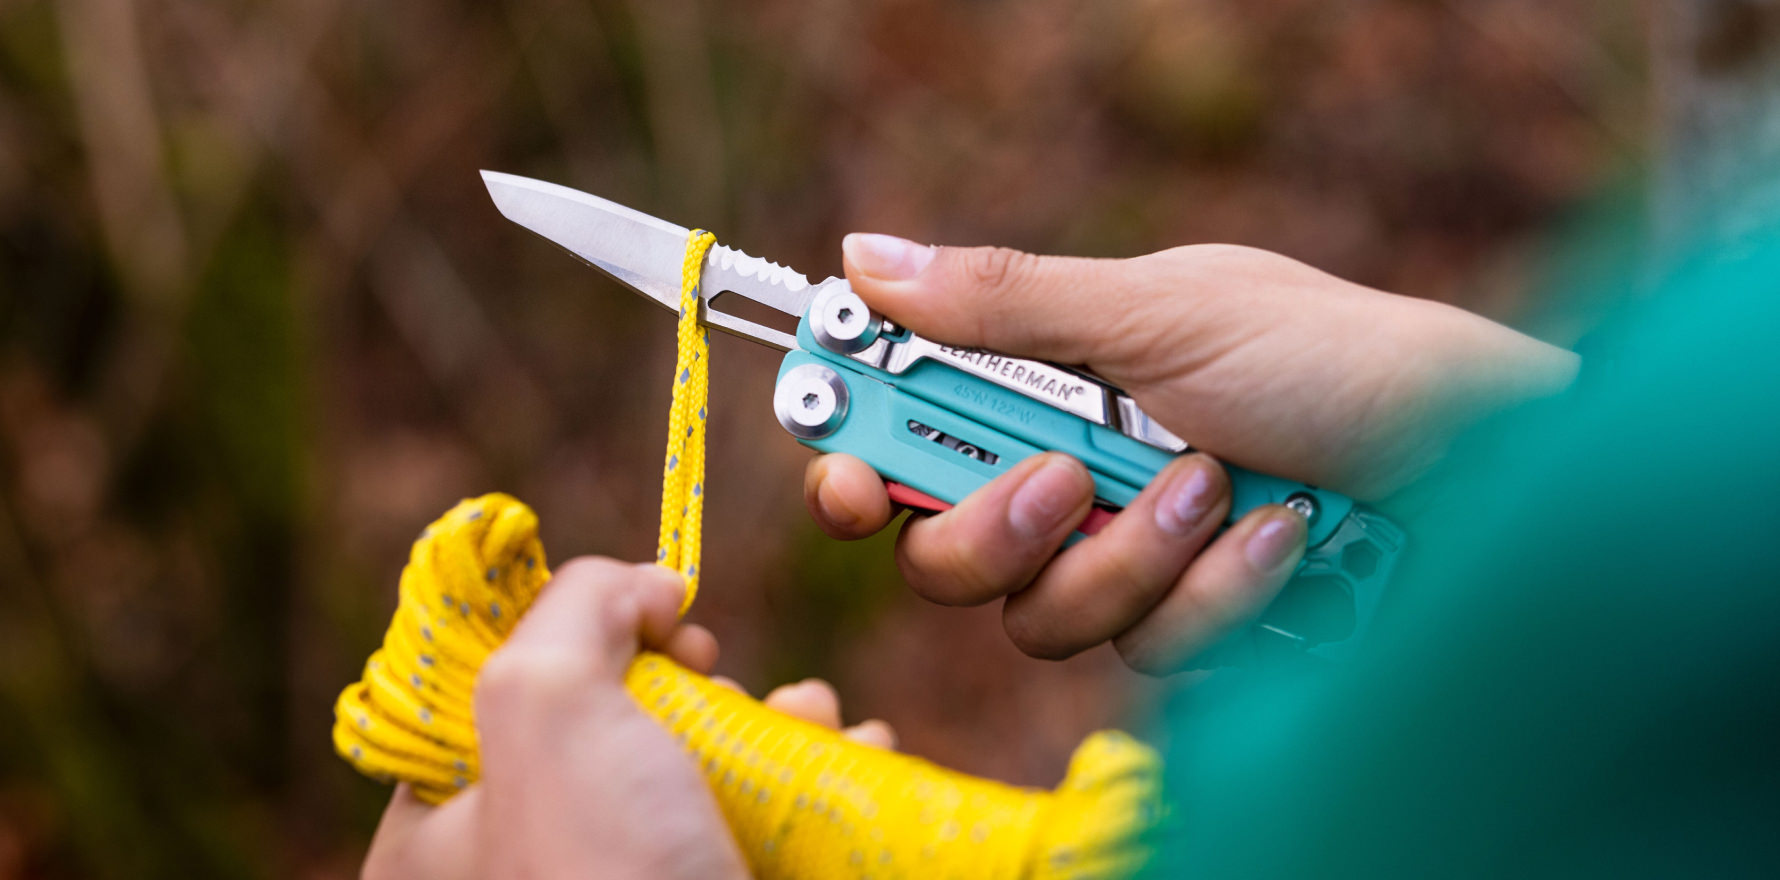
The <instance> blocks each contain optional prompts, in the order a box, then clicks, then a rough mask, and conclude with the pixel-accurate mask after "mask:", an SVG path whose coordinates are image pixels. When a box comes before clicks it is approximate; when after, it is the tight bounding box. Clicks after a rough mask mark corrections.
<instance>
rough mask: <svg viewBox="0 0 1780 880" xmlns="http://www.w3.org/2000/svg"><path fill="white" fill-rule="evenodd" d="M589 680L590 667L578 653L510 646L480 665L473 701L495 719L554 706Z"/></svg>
mask: <svg viewBox="0 0 1780 880" xmlns="http://www.w3.org/2000/svg"><path fill="white" fill-rule="evenodd" d="M591 680H593V674H592V664H591V663H590V662H589V658H587V657H586V656H584V655H582V654H581V653H580V652H576V651H572V650H568V649H564V648H560V647H554V646H547V647H533V646H512V645H510V646H508V647H506V648H503V649H501V650H499V651H496V652H494V654H493V655H491V656H490V657H489V658H488V661H487V662H486V663H484V664H483V665H482V671H481V673H480V674H479V675H477V677H476V700H477V702H479V703H483V704H485V705H486V706H487V707H488V708H489V709H490V710H492V711H493V712H494V713H496V714H497V715H506V714H509V713H514V712H519V711H523V710H524V709H526V708H527V707H530V706H538V705H549V704H554V703H556V702H558V701H560V700H561V699H562V698H564V697H566V696H568V695H570V694H573V693H576V692H579V691H581V690H584V689H585V688H586V687H587V686H588V684H589V682H590V681H591ZM489 717H495V716H489Z"/></svg>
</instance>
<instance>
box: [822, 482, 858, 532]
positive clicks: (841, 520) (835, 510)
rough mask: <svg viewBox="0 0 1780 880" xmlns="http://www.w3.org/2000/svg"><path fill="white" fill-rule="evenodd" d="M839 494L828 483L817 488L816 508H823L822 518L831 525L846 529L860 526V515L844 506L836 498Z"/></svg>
mask: <svg viewBox="0 0 1780 880" xmlns="http://www.w3.org/2000/svg"><path fill="white" fill-rule="evenodd" d="M837 494H838V493H837V492H835V491H834V490H832V489H830V488H829V485H828V482H827V481H824V482H823V483H822V484H821V485H820V486H818V487H817V488H816V506H817V507H820V508H822V516H823V517H825V518H827V520H828V521H829V522H830V523H833V524H834V525H837V526H840V527H841V528H844V529H845V528H852V527H853V526H855V525H858V524H859V514H857V513H854V512H853V510H852V508H849V507H848V506H847V505H845V504H842V503H841V500H840V499H839V498H837V497H835V496H836V495H837Z"/></svg>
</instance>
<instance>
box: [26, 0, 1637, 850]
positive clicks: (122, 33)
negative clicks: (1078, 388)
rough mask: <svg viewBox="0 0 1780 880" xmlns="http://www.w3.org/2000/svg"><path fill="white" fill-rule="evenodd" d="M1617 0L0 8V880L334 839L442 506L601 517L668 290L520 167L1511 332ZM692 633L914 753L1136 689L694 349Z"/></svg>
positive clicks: (1067, 722) (658, 398)
mask: <svg viewBox="0 0 1780 880" xmlns="http://www.w3.org/2000/svg"><path fill="white" fill-rule="evenodd" d="M1645 15H1646V13H1645V12H1644V11H1643V7H1642V6H1641V5H1640V4H1635V3H1626V2H1620V0H1475V2H1471V0H1448V2H1431V0H1430V2H1408V0H1369V2H1327V0H1199V2H1162V0H1148V2H1104V0H1019V2H1016V0H969V2H938V0H860V2H853V3H838V2H827V3H795V2H784V0H757V2H733V3H717V2H705V0H629V2H625V0H579V2H577V0H498V2H484V3H475V2H467V0H452V2H420V0H383V2H369V3H366V2H360V3H348V2H344V0H283V2H272V3H265V2H261V3H249V2H214V0H208V2H207V0H57V2H41V0H0V878H15V877H54V878H63V877H150V878H158V877H207V876H233V877H315V878H321V877H347V876H352V875H353V874H354V872H355V869H356V862H357V859H358V858H359V856H360V854H361V853H362V849H363V846H364V843H365V841H366V840H367V838H368V835H369V832H370V829H371V828H372V826H373V824H374V822H375V817H376V815H377V812H378V810H379V808H380V806H381V802H382V800H383V799H384V798H385V797H386V791H385V789H383V788H381V787H379V786H376V785H373V784H371V783H369V782H366V781H364V780H361V779H359V778H358V777H356V776H354V775H353V774H352V773H351V772H350V771H349V770H348V769H347V768H346V766H345V765H344V764H343V763H341V762H340V761H338V760H337V759H335V758H334V757H333V755H332V753H331V751H330V747H329V744H328V735H327V729H328V726H329V723H330V709H331V704H332V700H333V697H334V695H335V693H336V692H337V691H338V689H339V688H340V687H342V686H343V685H344V684H345V683H347V682H349V681H351V680H353V679H354V678H355V677H356V676H357V673H358V668H359V665H360V664H361V663H362V662H363V659H364V657H365V655H366V654H367V653H368V651H369V650H370V649H371V648H372V647H373V646H374V645H375V644H376V642H377V641H378V639H379V638H380V636H381V633H382V628H383V625H384V623H385V622H386V620H387V616H388V614H389V612H390V610H391V608H392V605H393V600H394V595H393V590H394V583H395V578H396V574H397V572H398V570H399V568H400V565H401V563H402V562H403V560H404V558H405V553H406V546H407V543H408V541H409V540H410V539H411V538H412V536H413V535H414V534H415V533H416V532H417V531H418V529H419V528H420V527H421V526H422V525H424V524H425V523H426V522H427V521H429V520H430V519H432V518H433V517H434V516H436V515H437V514H438V513H439V512H441V511H443V510H444V509H445V508H446V507H448V506H449V505H450V504H451V503H453V502H454V501H455V500H456V499H458V498H459V497H462V496H466V495H471V494H477V493H481V492H484V491H489V490H494V489H501V490H506V491H509V492H512V493H514V494H516V495H518V496H519V497H521V498H523V499H525V500H526V501H528V502H529V503H530V504H532V505H533V506H534V507H536V508H537V509H538V511H539V513H540V515H541V516H542V518H543V521H544V528H545V531H546V545H547V546H548V547H549V548H550V549H551V551H552V552H553V557H554V558H555V559H558V560H560V559H563V558H566V557H567V556H569V555H572V554H578V553H605V554H613V555H618V556H622V557H627V558H634V559H643V558H648V557H649V556H650V555H651V554H652V552H653V540H654V530H655V516H656V507H655V505H656V501H657V495H656V493H657V492H658V490H659V486H658V482H657V480H658V471H659V467H660V464H659V462H660V444H661V440H662V433H663V430H664V428H663V425H664V420H665V414H666V404H667V379H668V372H667V371H668V370H669V369H670V367H671V358H672V351H671V347H672V342H673V334H672V331H671V326H672V324H671V318H670V316H669V315H668V314H667V313H665V312H662V311H659V310H657V309H655V308H654V307H653V306H651V305H649V304H646V303H645V302H644V301H643V300H641V299H640V298H637V297H635V296H633V295H631V294H629V293H627V292H625V291H624V290H622V289H621V288H619V287H618V286H617V285H615V284H614V283H612V282H610V281H608V280H606V279H605V278H604V277H602V276H599V275H598V274H597V273H595V272H593V271H592V270H590V269H586V268H584V267H583V266H581V265H580V264H579V263H577V262H575V261H573V260H571V259H569V258H568V257H566V256H564V255H563V254H562V253H560V252H559V251H557V250H555V249H554V248H551V247H549V246H547V245H545V244H544V243H543V242H542V241H540V240H538V239H536V238H534V237H532V236H530V235H529V234H527V233H525V232H523V231H522V230H520V229H518V228H517V227H514V226H512V225H510V224H508V223H507V222H506V221H505V220H503V219H502V218H501V217H500V216H499V214H497V213H496V212H495V210H494V209H493V207H492V206H491V205H490V204H489V202H488V199H487V197H486V195H485V194H484V191H483V189H482V185H481V182H480V180H479V179H478V177H477V175H476V170H477V169H479V168H493V169H498V170H504V171H512V172H516V173H521V174H527V175H532V176H537V177H542V178H545V179H549V180H553V181H557V182H561V183H564V184H568V185H571V186H575V187H577V188H582V189H586V190H589V191H591V192H595V193H598V194H600V195H604V196H607V197H609V198H612V199H615V200H618V201H620V202H623V203H626V204H629V205H632V206H635V207H637V208H640V209H642V210H645V211H649V212H651V213H656V214H659V215H661V216H663V217H666V218H668V219H671V220H674V221H676V222H679V223H682V224H685V225H688V226H691V225H702V226H705V227H708V228H710V229H713V230H715V231H716V232H717V233H718V236H719V238H720V239H721V240H723V241H725V242H726V243H729V244H733V245H736V246H739V247H742V248H744V249H746V250H748V251H750V252H751V253H754V254H757V255H761V256H766V257H768V258H771V259H776V260H779V261H781V262H789V263H791V264H792V265H795V266H797V267H799V268H801V269H803V270H804V271H806V272H808V273H810V274H811V275H812V276H814V277H821V276H824V275H826V274H829V273H832V272H834V271H836V270H837V269H838V267H839V250H838V241H839V238H840V236H841V235H842V234H844V233H845V232H848V231H853V230H875V231H883V232H893V233H899V234H902V235H906V236H911V237H914V238H918V239H922V240H931V241H939V242H947V243H961V244H963V243H971V244H975V243H993V244H1003V245H1011V246H1016V247H1021V248H1025V249H1030V250H1039V251H1050V252H1064V253H1076V254H1095V255H1130V254H1137V253H1141V252H1145V251H1149V250H1153V249H1158V248H1162V247H1166V246H1170V245H1174V244H1182V243H1188V242H1199V241H1231V242H1240V243H1244V244H1251V245H1258V246H1262V247H1268V248H1273V249H1276V250H1280V251H1283V252H1285V253H1287V254H1289V255H1292V256H1295V257H1298V258H1300V259H1303V260H1306V261H1308V262H1310V263H1313V264H1316V265H1318V266H1320V267H1323V268H1325V269H1328V270H1330V271H1333V272H1336V273H1338V274H1341V275H1344V276H1346V277H1349V278H1352V279H1355V280H1358V281H1361V282H1364V283H1368V284H1372V285H1376V286H1379V287H1383V288H1386V289H1391V290H1396V291H1400V292H1404V293H1409V294H1414V295H1419V296H1427V297H1434V298H1438V299H1443V300H1449V301H1453V302H1457V303H1460V304H1462V305H1465V306H1467V307H1470V308H1473V309H1476V310H1478V311H1481V312H1483V313H1485V314H1488V315H1490V316H1493V317H1497V318H1501V319H1504V320H1509V321H1511V322H1512V321H1526V320H1529V319H1530V316H1531V315H1533V314H1534V313H1535V312H1536V310H1537V305H1538V304H1537V303H1536V302H1532V301H1530V300H1529V298H1528V296H1527V295H1526V294H1525V292H1524V291H1525V290H1526V289H1527V288H1528V285H1527V284H1526V283H1525V282H1526V278H1527V276H1528V275H1529V268H1528V267H1529V266H1530V265H1532V261H1531V259H1530V255H1532V254H1535V253H1536V249H1535V248H1534V247H1532V245H1531V242H1533V241H1534V236H1535V235H1536V234H1537V233H1539V232H1540V231H1541V230H1542V229H1545V228H1546V227H1548V226H1549V225H1550V224H1551V222H1552V221H1553V220H1554V219H1556V218H1558V217H1560V216H1561V215H1562V214H1563V213H1564V212H1565V211H1566V209H1567V208H1568V207H1569V206H1571V205H1573V204H1575V203H1576V202H1577V201H1578V200H1579V199H1581V198H1582V197H1584V196H1586V195H1587V194H1589V193H1590V192H1591V191H1593V190H1595V189H1597V188H1598V187H1600V186H1601V185H1602V184H1603V183H1605V182H1607V181H1610V180H1612V179H1615V178H1617V177H1619V176H1621V175H1623V174H1625V173H1627V172H1628V171H1629V170H1631V169H1634V168H1635V167H1636V166H1638V165H1639V164H1640V163H1642V162H1643V161H1644V157H1645V155H1646V142H1647V140H1648V138H1647V134H1646V128H1647V123H1646V115H1647V108H1648V107H1649V102H1648V100H1647V97H1646V95H1647V92H1648V89H1647V86H1646V70H1647V68H1648V64H1647V62H1646V55H1647V53H1646V45H1647V42H1648V39H1647V37H1648V34H1647V30H1648V23H1647V22H1646V20H1645ZM715 347H716V350H715V352H714V355H713V357H714V358H715V360H716V363H717V369H716V371H715V377H714V386H715V392H714V393H715V395H716V398H715V407H714V409H715V412H714V427H713V433H712V439H711V445H712V456H713V457H712V461H711V464H710V470H711V474H710V478H709V485H710V486H711V495H710V507H709V510H710V513H709V517H710V521H709V524H708V526H707V533H708V538H707V540H708V547H707V550H706V554H707V556H706V560H707V568H708V571H709V574H708V576H707V579H706V583H705V588H704V592H703V594H702V595H701V598H700V601H699V603H698V606H697V607H696V609H695V610H694V612H693V616H694V618H695V619H697V620H699V621H701V622H704V623H706V624H708V625H709V626H711V627H712V628H713V629H715V630H716V632H717V633H718V635H719V637H720V638H721V639H722V640H723V641H724V645H725V649H726V654H725V659H724V661H723V663H722V667H721V668H722V671H724V672H726V673H728V674H730V675H732V676H735V677H737V678H739V679H740V680H742V681H743V682H744V683H745V684H747V685H748V686H750V687H751V688H754V689H756V690H761V689H764V688H765V687H768V686H770V685H771V684H774V683H778V682H782V681H785V680H789V679H794V678H798V677H802V676H805V675H823V676H827V677H829V678H832V679H833V680H835V681H836V682H837V683H838V685H839V686H840V687H841V689H842V691H843V693H844V695H845V696H846V697H847V700H848V714H849V716H850V717H851V718H853V719H855V720H856V719H858V718H862V717H866V716H872V715H875V716H882V717H885V718H888V719H890V720H892V721H893V722H894V723H895V724H896V725H897V726H898V727H899V728H900V730H901V732H902V734H903V739H904V743H905V745H906V746H907V747H908V748H910V749H911V750H913V751H916V752H918V753H921V754H923V755H927V756H930V757H933V758H936V759H938V760H940V761H942V762H945V763H948V764H951V765H953V766H957V767H961V768H964V769H968V770H972V771H975V772H979V773H987V774H991V775H995V776H998V777H1001V778H1004V779H1009V780H1013V781H1018V782H1024V783H1034V784H1040V783H1042V784H1049V783H1052V782H1054V781H1055V780H1056V778H1057V777H1058V776H1059V775H1060V774H1061V771H1062V767H1063V761H1064V759H1065V758H1066V756H1067V754H1068V752H1069V750H1070V748H1071V747H1073V745H1074V744H1075V743H1076V742H1077V741H1078V740H1079V739H1080V738H1081V736H1082V735H1083V734H1085V733H1086V732H1087V731H1089V730H1091V729H1093V728H1095V727H1098V726H1102V725H1108V724H1116V723H1120V722H1121V720H1127V721H1128V720H1129V719H1130V718H1131V717H1132V713H1133V712H1134V711H1135V710H1136V707H1140V706H1141V705H1142V704H1143V701H1144V700H1146V699H1148V698H1149V697H1150V696H1151V695H1153V694H1154V693H1155V690H1156V687H1155V685H1153V684H1151V683H1145V682H1141V681H1138V680H1137V679H1136V678H1135V677H1134V676H1131V675H1129V674H1126V673H1124V672H1123V671H1122V670H1121V669H1120V667H1119V665H1118V663H1117V660H1116V658H1114V657H1112V656H1111V655H1110V654H1109V653H1107V652H1105V651H1099V652H1093V653H1090V654H1089V655H1086V656H1083V657H1079V658H1077V659H1075V660H1073V661H1070V662H1067V663H1062V664H1050V663H1042V662H1038V661H1032V660H1027V659H1025V658H1023V657H1021V656H1019V655H1018V653H1017V652H1015V651H1014V650H1013V649H1012V648H1011V647H1009V646H1008V645H1007V644H1006V641H1005V639H1004V638H1003V637H1002V635H1001V634H1000V631H999V621H998V615H997V610H996V609H995V608H986V609H976V610H968V611H966V610H956V609H934V608H929V607H925V606H923V605H922V604H920V603H919V602H917V601H916V600H914V599H912V598H911V597H909V596H908V595H906V593H905V592H904V591H903V590H902V589H901V588H900V584H899V582H898V576H897V574H896V572H895V570H894V567H893V566H891V565H890V561H889V545H888V542H887V541H886V540H877V541H874V542H869V543H867V544H865V545H843V544H838V543H835V542H831V541H829V540H827V539H826V538H824V537H822V536H821V535H820V534H819V533H818V532H817V531H816V530H815V529H814V528H813V527H812V526H811V525H810V524H809V523H808V522H807V521H806V519H805V517H804V515H803V512H802V504H801V500H800V489H799V486H800V480H801V468H802V464H803V462H804V461H805V460H806V458H807V457H808V454H807V453H806V452H805V451H804V450H803V449H802V448H801V447H799V446H797V445H796V444H795V443H794V442H792V440H791V439H790V438H789V437H787V436H785V435H784V434H783V432H782V431H781V430H780V429H779V428H778V426H777V425H776V423H775V422H774V421H773V419H772V416H771V415H770V412H769V406H768V400H769V396H770V395H769V389H770V382H771V378H772V374H773V371H774V369H775V367H776V365H777V360H778V358H777V355H776V354H774V353H773V352H770V351H767V350H765V349H756V348H753V347H751V346H748V345H747V344H745V343H742V342H739V341H736V340H733V339H731V338H729V337H719V338H718V339H717V340H716V341H715Z"/></svg>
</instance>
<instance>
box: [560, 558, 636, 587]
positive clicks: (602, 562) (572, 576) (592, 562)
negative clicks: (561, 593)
mask: <svg viewBox="0 0 1780 880" xmlns="http://www.w3.org/2000/svg"><path fill="white" fill-rule="evenodd" d="M624 568H625V563H622V562H619V561H617V560H615V559H607V558H606V557H603V556H577V557H575V558H573V559H571V560H569V561H567V562H565V563H563V564H562V565H559V566H557V568H556V573H555V576H554V577H552V578H551V580H553V581H557V582H563V583H588V584H597V583H603V582H605V581H608V580H610V579H612V578H614V577H617V576H618V575H619V574H620V573H621V572H622V571H623V570H624Z"/></svg>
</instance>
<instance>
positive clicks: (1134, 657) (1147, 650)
mask: <svg viewBox="0 0 1780 880" xmlns="http://www.w3.org/2000/svg"><path fill="white" fill-rule="evenodd" d="M1112 645H1113V650H1114V651H1116V652H1118V655H1119V659H1120V660H1122V661H1124V663H1125V665H1126V666H1128V667H1130V668H1131V670H1132V671H1134V672H1141V673H1143V674H1144V675H1167V674H1169V673H1171V672H1174V671H1175V670H1176V669H1177V668H1178V667H1179V665H1180V660H1179V652H1178V651H1170V650H1168V649H1167V648H1166V647H1165V646H1163V645H1160V644H1158V643H1157V640H1156V639H1155V638H1154V637H1152V636H1149V635H1146V634H1143V633H1126V634H1124V635H1120V636H1119V637H1117V638H1115V639H1113V642H1112Z"/></svg>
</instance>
